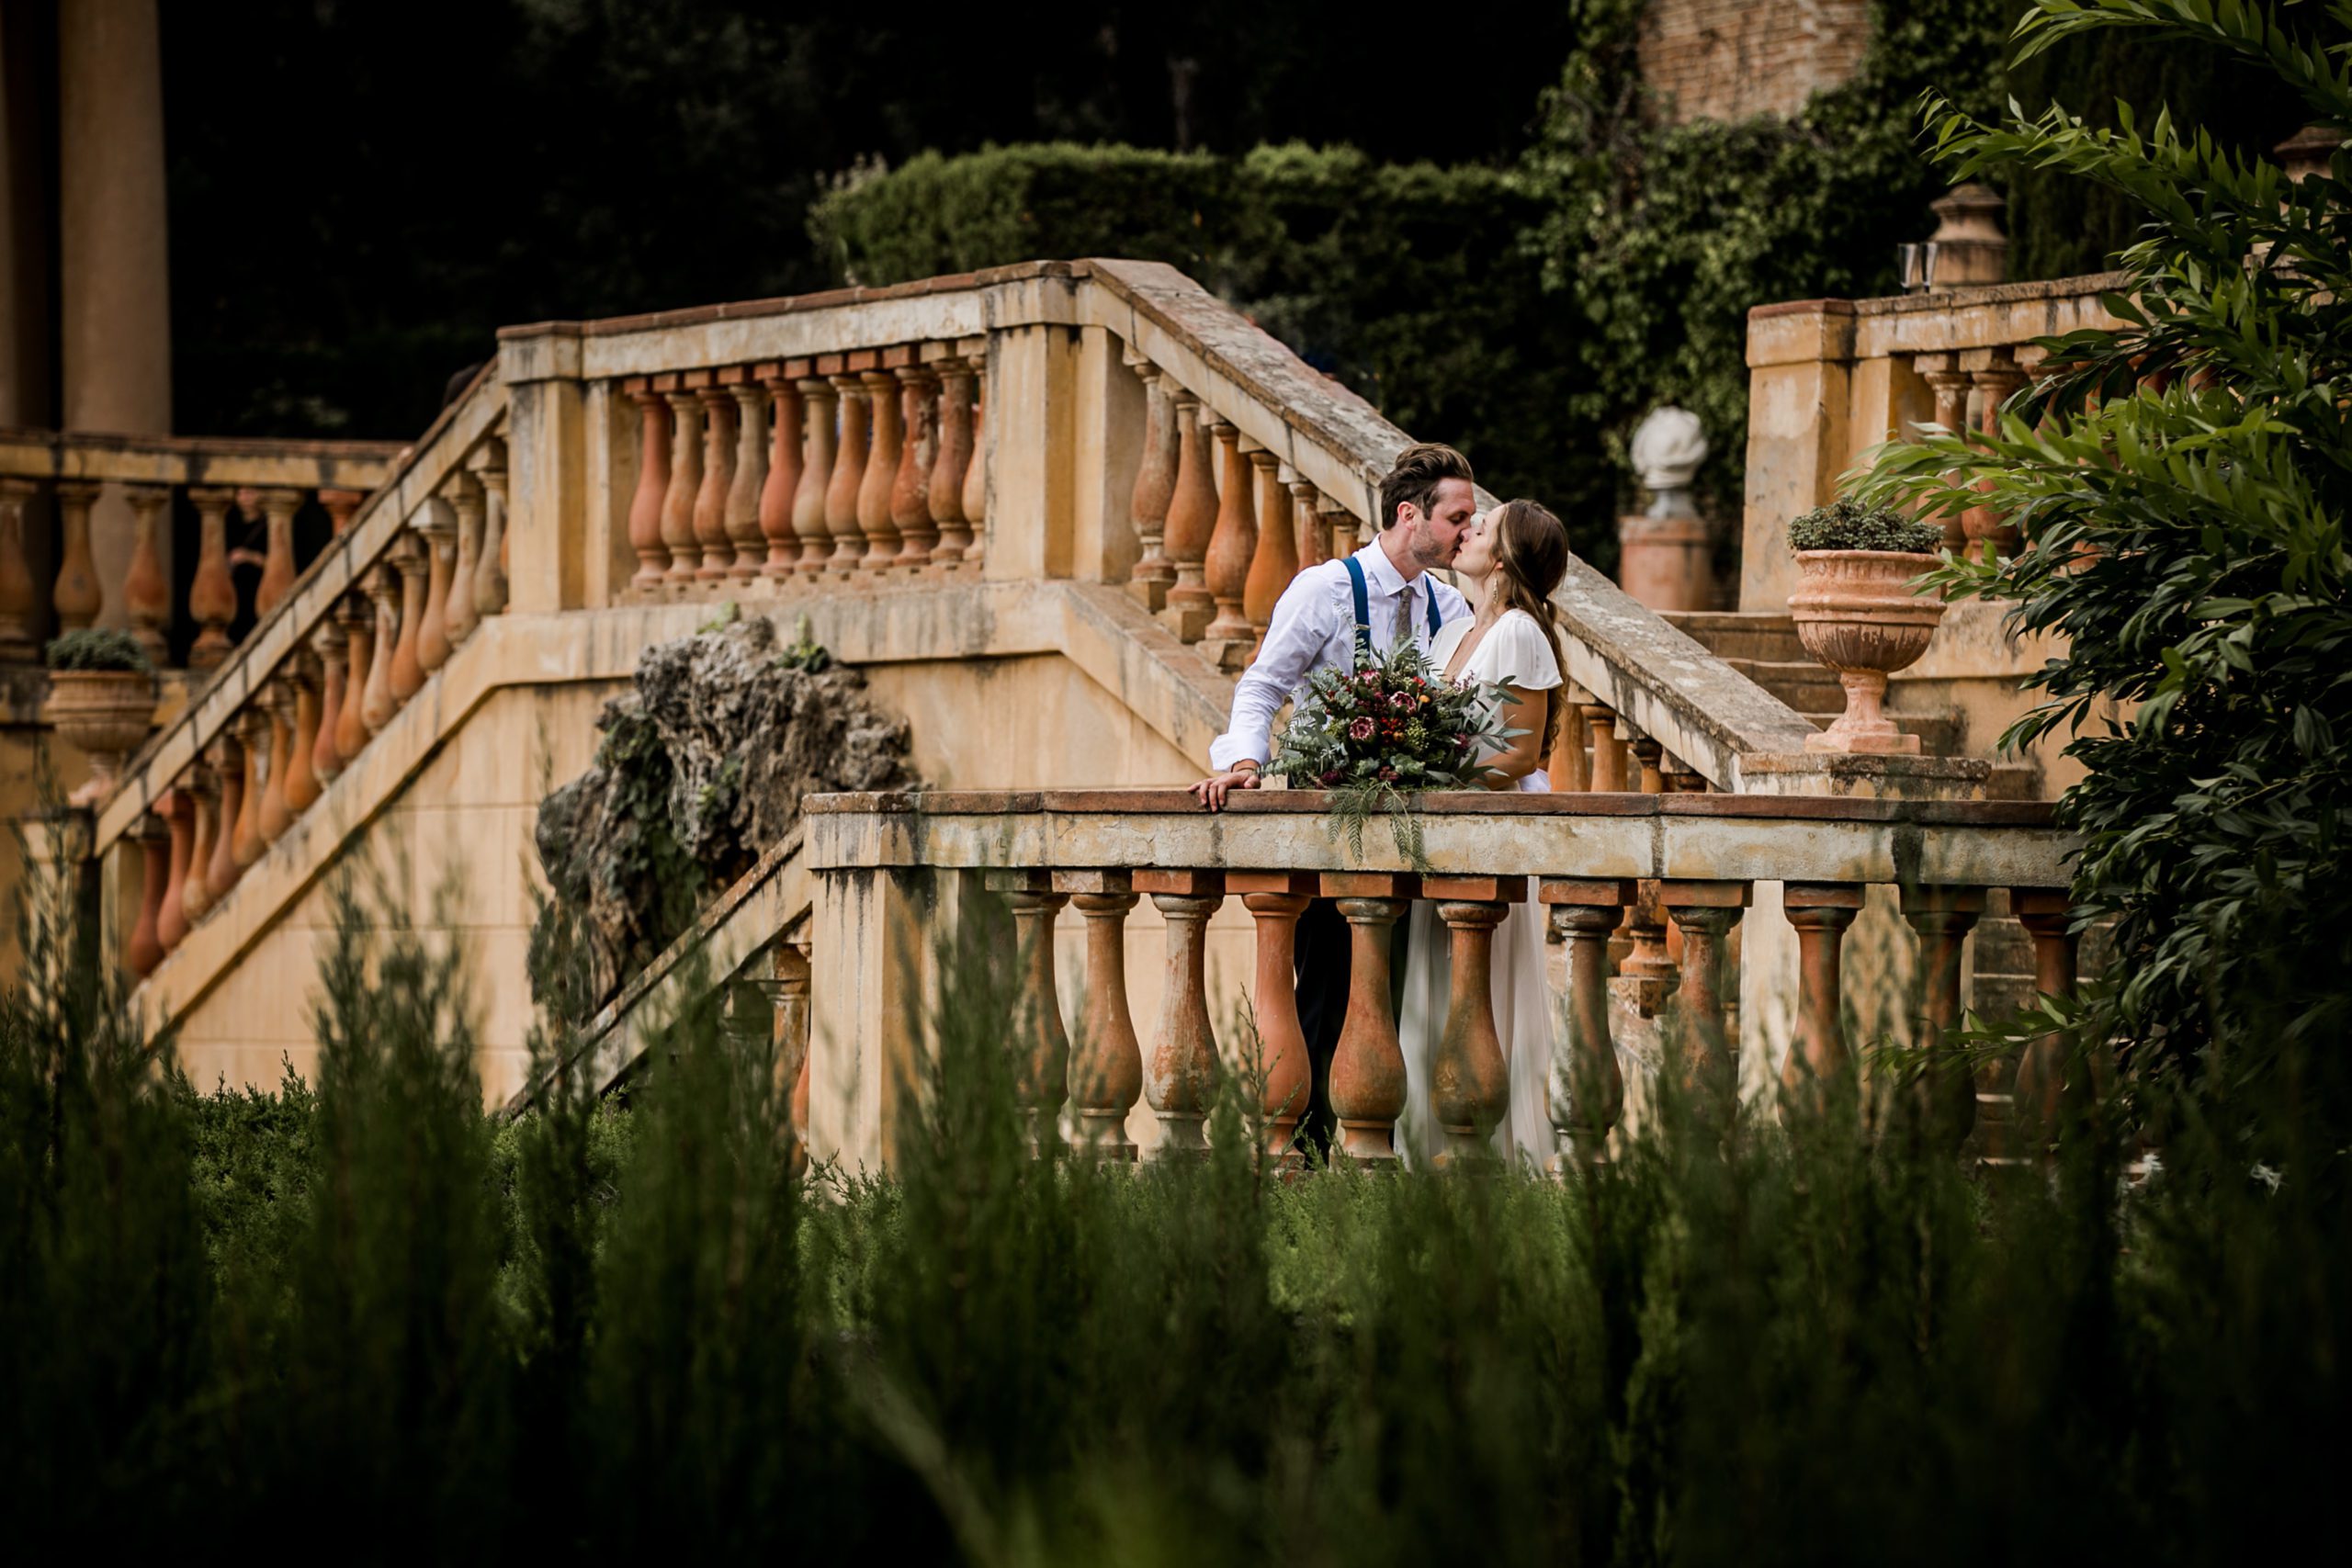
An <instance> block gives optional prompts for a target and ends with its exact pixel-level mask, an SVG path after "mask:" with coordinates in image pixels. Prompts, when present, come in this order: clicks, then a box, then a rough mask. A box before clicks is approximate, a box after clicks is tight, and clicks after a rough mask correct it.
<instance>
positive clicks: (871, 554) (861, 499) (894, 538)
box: [857, 349, 907, 571]
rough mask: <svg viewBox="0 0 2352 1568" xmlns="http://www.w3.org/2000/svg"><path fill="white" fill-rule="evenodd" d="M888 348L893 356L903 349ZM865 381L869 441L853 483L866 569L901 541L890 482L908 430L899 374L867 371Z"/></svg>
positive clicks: (883, 562)
mask: <svg viewBox="0 0 2352 1568" xmlns="http://www.w3.org/2000/svg"><path fill="white" fill-rule="evenodd" d="M890 352H891V354H892V355H894V356H896V355H901V354H904V353H905V352H906V351H905V350H903V349H893V350H891V351H890ZM864 380H865V407H866V418H867V425H868V428H869V429H870V430H871V432H872V446H871V448H870V449H869V451H868V452H867V454H866V460H865V477H864V479H862V480H861V481H860V482H859V484H858V487H857V526H858V529H859V531H860V532H862V533H863V534H865V554H864V555H863V556H861V557H860V558H859V560H858V564H859V565H860V566H861V567H862V568H863V569H864V570H867V571H881V570H886V569H887V568H888V567H889V565H890V564H891V563H892V562H893V561H895V560H897V559H898V558H899V548H900V547H901V546H902V544H903V541H902V540H901V539H900V538H899V527H898V525H897V524H896V523H894V522H892V521H891V519H890V487H891V486H892V485H893V484H895V483H897V482H898V478H899V463H900V462H901V461H903V460H904V457H905V454H906V434H907V433H906V427H905V425H904V424H903V423H901V422H900V418H899V412H900V409H899V378H898V377H897V376H896V375H894V374H892V373H891V372H890V371H889V370H888V369H881V370H868V371H867V372H866V373H865V377H864Z"/></svg>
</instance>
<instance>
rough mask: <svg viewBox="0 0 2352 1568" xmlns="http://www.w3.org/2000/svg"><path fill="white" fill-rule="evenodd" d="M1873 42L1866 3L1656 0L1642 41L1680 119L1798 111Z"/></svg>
mask: <svg viewBox="0 0 2352 1568" xmlns="http://www.w3.org/2000/svg"><path fill="white" fill-rule="evenodd" d="M1869 43H1870V5H1869V0H1651V4H1650V6H1649V9H1648V10H1647V11H1646V12H1645V13H1644V15H1643V17H1642V25H1641V32H1640V35H1639V39H1638V43H1637V46H1636V47H1637V50H1638V54H1639V59H1640V61H1641V69H1642V80H1643V81H1644V82H1645V83H1646V84H1647V85H1648V86H1649V87H1650V89H1651V90H1652V92H1654V93H1655V94H1656V95H1657V102H1658V104H1659V107H1660V109H1661V112H1662V113H1664V115H1665V116H1666V118H1668V119H1669V120H1671V121H1672V122H1674V123H1675V124H1678V125H1680V124H1684V123H1687V122H1689V121H1691V120H1694V119H1746V118H1749V117H1751V116H1754V115H1764V114H1769V115H1782V116H1787V115H1793V114H1795V113H1796V112H1797V111H1798V110H1799V109H1801V108H1803V107H1804V101H1805V99H1806V98H1807V97H1809V96H1812V95H1813V94H1814V93H1815V92H1817V91H1819V90H1821V89H1822V88H1825V87H1835V86H1837V85H1839V84H1841V83H1843V82H1845V81H1846V80H1847V79H1848V78H1849V77H1850V76H1852V75H1853V73H1854V70H1855V68H1856V67H1857V66H1858V65H1860V63H1861V59H1862V51H1863V50H1864V49H1865V48H1866V47H1867V46H1868V45H1869Z"/></svg>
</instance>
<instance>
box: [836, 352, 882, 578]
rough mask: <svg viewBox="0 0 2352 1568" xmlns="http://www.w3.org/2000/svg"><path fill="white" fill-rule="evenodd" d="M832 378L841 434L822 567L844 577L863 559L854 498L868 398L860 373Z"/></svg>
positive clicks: (861, 474) (860, 483) (860, 486)
mask: <svg viewBox="0 0 2352 1568" xmlns="http://www.w3.org/2000/svg"><path fill="white" fill-rule="evenodd" d="M851 357H852V358H853V359H856V358H861V357H863V358H871V357H873V356H872V355H851ZM832 379H833V390H834V392H835V393H837V394H838V395H839V396H840V398H841V403H842V434H841V446H840V448H839V449H838V450H837V451H836V452H835V453H834V454H833V482H832V484H831V486H830V487H829V488H828V489H827V490H826V491H825V532H826V533H827V534H829V535H831V536H832V541H833V553H832V555H831V557H830V558H827V560H826V562H825V570H826V571H828V572H829V573H831V575H833V576H835V577H847V576H848V575H849V574H850V573H852V572H854V571H855V570H857V569H858V567H859V565H860V563H861V562H863V561H864V560H865V531H864V530H863V529H861V528H860V527H859V526H858V514H857V498H858V494H859V492H860V491H863V490H864V489H865V463H866V457H867V454H868V451H869V446H868V441H867V436H866V429H867V425H866V415H867V413H868V412H869V405H870V403H871V401H872V399H871V396H870V394H869V393H868V392H867V390H866V387H865V375H864V373H863V372H860V373H859V374H856V375H839V376H835V377H834V378H832Z"/></svg>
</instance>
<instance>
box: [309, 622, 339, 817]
mask: <svg viewBox="0 0 2352 1568" xmlns="http://www.w3.org/2000/svg"><path fill="white" fill-rule="evenodd" d="M310 641H311V658H313V659H314V660H317V669H318V672H319V716H318V722H317V724H316V725H314V726H313V727H312V729H313V733H312V734H311V750H310V758H311V777H312V778H313V779H315V780H316V781H317V782H318V784H320V786H321V787H322V788H323V787H324V786H325V785H326V784H328V783H329V782H331V781H332V780H333V779H334V776H335V775H336V774H337V773H341V772H343V753H342V752H341V751H339V750H336V749H335V731H336V729H337V728H339V727H340V726H341V725H342V723H343V707H344V659H345V637H344V633H343V627H342V626H339V625H337V624H336V622H335V619H334V616H332V615H329V616H326V617H324V618H323V619H322V620H321V621H320V622H319V625H318V629H317V630H316V631H313V632H312V633H311V639H310Z"/></svg>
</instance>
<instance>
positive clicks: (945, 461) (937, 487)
mask: <svg viewBox="0 0 2352 1568" xmlns="http://www.w3.org/2000/svg"><path fill="white" fill-rule="evenodd" d="M937 368H938V371H939V456H938V457H937V458H936V459H935V460H934V461H933V464H932V468H931V520H932V521H933V522H934V523H936V524H938V525H939V543H938V544H936V545H934V546H933V547H932V551H931V559H932V564H933V565H934V566H954V565H955V564H956V562H958V561H960V560H962V559H963V558H964V557H965V555H966V554H967V552H968V551H969V550H970V549H971V547H972V525H971V524H970V523H969V522H968V521H967V519H966V516H965V513H964V481H965V479H966V478H967V476H968V475H969V474H970V472H971V469H972V467H973V464H972V451H973V447H972V362H971V361H970V360H968V359H965V358H962V357H961V356H958V355H950V356H949V357H947V358H945V359H943V360H941V361H940V362H939V364H938V366H937Z"/></svg>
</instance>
